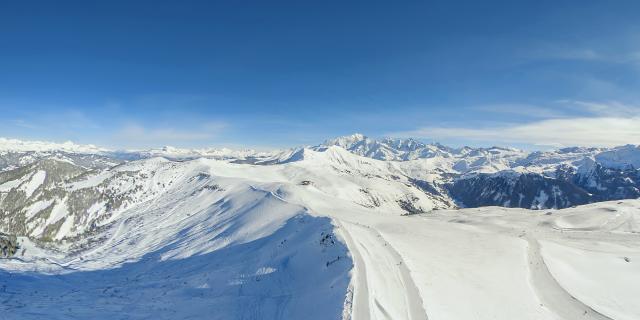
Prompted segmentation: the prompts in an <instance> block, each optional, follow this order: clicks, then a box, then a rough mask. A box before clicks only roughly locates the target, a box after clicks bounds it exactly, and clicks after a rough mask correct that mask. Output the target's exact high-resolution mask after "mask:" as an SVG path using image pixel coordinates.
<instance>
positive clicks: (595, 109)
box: [391, 101, 640, 146]
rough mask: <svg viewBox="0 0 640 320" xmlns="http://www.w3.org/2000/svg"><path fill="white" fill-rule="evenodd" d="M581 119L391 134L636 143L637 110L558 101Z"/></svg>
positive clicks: (639, 111) (511, 141) (541, 142)
mask: <svg viewBox="0 0 640 320" xmlns="http://www.w3.org/2000/svg"><path fill="white" fill-rule="evenodd" d="M560 103H562V104H564V105H567V107H569V108H582V111H583V112H584V115H581V116H573V117H561V118H551V119H536V120H533V121H530V122H526V123H512V124H497V125H496V124H494V125H488V126H477V125H476V126H455V127H443V126H425V127H421V128H418V129H415V130H410V131H405V132H397V133H395V134H391V135H394V136H401V137H418V138H425V139H434V140H451V139H456V140H463V141H473V142H488V143H494V144H495V143H498V144H499V143H504V144H514V143H518V144H529V145H543V146H575V145H577V146H617V145H623V144H630V143H631V144H638V143H640V107H637V106H633V105H627V104H623V103H619V102H609V103H597V102H584V101H560Z"/></svg>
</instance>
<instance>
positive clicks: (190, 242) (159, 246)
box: [0, 146, 640, 319]
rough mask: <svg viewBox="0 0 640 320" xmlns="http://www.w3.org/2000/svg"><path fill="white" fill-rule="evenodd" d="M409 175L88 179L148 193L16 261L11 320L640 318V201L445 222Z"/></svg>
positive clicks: (341, 157) (327, 166)
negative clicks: (122, 319) (119, 319)
mask: <svg viewBox="0 0 640 320" xmlns="http://www.w3.org/2000/svg"><path fill="white" fill-rule="evenodd" d="M416 161H421V160H416ZM406 165H407V164H406V163H405V162H403V163H401V164H399V163H396V162H389V161H381V160H376V159H371V158H367V157H362V156H358V155H355V154H353V153H351V152H347V151H346V150H344V149H343V148H341V147H336V146H334V147H326V148H322V149H309V148H306V149H300V150H299V152H297V153H296V154H295V157H294V158H293V159H291V161H284V162H283V163H280V164H273V165H251V164H239V163H232V162H229V161H219V160H214V159H195V160H190V161H182V162H176V161H169V160H166V159H162V158H152V159H145V160H140V161H133V162H130V163H127V164H124V165H120V166H117V167H114V168H112V169H110V170H108V171H106V172H105V171H101V172H97V173H95V174H94V175H87V176H85V177H84V179H85V180H81V181H76V182H74V183H73V184H71V185H70V186H69V187H70V188H80V187H88V186H92V185H95V184H96V183H98V184H99V183H100V181H104V179H105V176H108V177H120V176H121V175H120V174H121V173H125V172H128V173H131V175H134V176H135V177H136V179H137V180H136V182H135V183H132V182H131V181H132V180H130V179H129V178H130V176H127V177H129V178H126V179H125V178H117V179H114V180H113V181H112V182H110V183H112V185H113V186H114V187H115V186H119V188H120V189H119V190H120V191H122V192H124V190H129V191H132V192H130V193H127V195H128V196H129V198H128V201H127V205H125V206H123V207H122V208H121V209H118V210H116V211H113V212H110V213H109V214H107V213H106V212H100V211H96V213H95V214H96V215H101V214H104V215H105V216H104V219H101V220H98V221H99V223H98V224H97V226H96V228H94V229H91V230H92V232H91V233H89V234H88V235H86V236H84V237H80V238H73V237H68V238H63V239H62V240H61V241H59V242H58V244H57V245H56V246H53V247H50V248H43V247H42V246H40V245H37V244H35V243H32V242H30V241H29V240H27V239H24V240H23V241H24V242H23V248H26V251H25V252H24V254H22V253H21V254H19V255H18V256H16V257H15V258H12V259H8V260H1V261H0V270H1V271H0V301H2V302H3V303H2V304H0V309H1V313H0V319H3V318H2V317H4V318H5V319H37V318H42V317H46V318H50V319H72V318H105V319H106V318H109V319H111V318H114V317H116V316H120V315H123V314H126V315H127V317H128V318H134V319H143V318H160V319H163V318H164V319H176V318H180V319H187V318H202V317H203V315H206V316H207V317H211V318H214V319H215V318H219V319H299V318H304V319H309V318H317V319H340V318H342V319H638V318H640V310H638V308H637V306H636V304H635V303H634V299H633V298H634V297H636V296H637V293H638V291H637V288H638V287H640V280H639V279H638V277H637V274H638V268H637V264H638V261H640V237H638V232H639V231H640V229H639V228H638V224H637V221H638V219H639V218H640V217H639V215H640V201H639V200H625V201H620V202H617V201H616V202H603V203H598V204H592V205H587V206H581V207H576V208H570V209H563V210H546V211H545V210H537V211H530V210H525V209H505V208H499V207H484V208H477V209H461V210H434V211H431V209H437V208H446V206H444V205H443V206H441V205H442V203H441V202H440V199H437V198H434V197H432V196H429V195H428V194H426V193H425V192H423V191H422V190H420V189H418V188H416V187H415V186H414V185H412V184H411V183H409V182H410V180H409V179H410V178H409V177H408V176H407V175H406ZM426 175H427V174H425V178H428V176H426ZM119 179H122V180H119ZM405 201H409V202H410V203H411V205H412V206H413V207H414V208H421V209H423V210H422V211H424V212H425V213H421V214H412V215H407V211H406V203H405ZM81 223H88V222H81ZM625 258H628V259H625ZM627 260H628V261H627ZM61 306H63V307H61Z"/></svg>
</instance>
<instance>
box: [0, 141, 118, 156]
mask: <svg viewBox="0 0 640 320" xmlns="http://www.w3.org/2000/svg"><path fill="white" fill-rule="evenodd" d="M26 151H39V152H45V151H64V152H73V153H95V154H99V153H103V152H107V151H108V150H107V149H104V148H100V147H96V146H94V145H92V144H88V145H80V144H75V143H73V142H71V141H67V142H64V143H55V142H46V141H24V140H17V139H7V138H0V152H2V153H4V152H26Z"/></svg>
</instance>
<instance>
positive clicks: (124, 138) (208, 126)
mask: <svg viewBox="0 0 640 320" xmlns="http://www.w3.org/2000/svg"><path fill="white" fill-rule="evenodd" d="M227 127H228V125H227V124H226V123H223V122H209V123H205V124H203V125H200V126H195V127H193V128H189V129H184V128H174V127H145V126H143V125H140V124H137V123H128V124H126V125H124V126H123V127H122V128H120V129H119V130H118V131H116V132H115V134H114V136H113V140H114V141H116V142H117V144H118V145H120V146H123V144H126V146H125V147H149V146H160V145H167V144H179V145H201V144H206V143H208V142H211V141H213V140H215V139H217V138H218V137H219V135H220V134H221V133H222V132H223V130H224V129H226V128H227Z"/></svg>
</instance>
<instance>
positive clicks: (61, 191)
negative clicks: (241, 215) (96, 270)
mask: <svg viewBox="0 0 640 320" xmlns="http://www.w3.org/2000/svg"><path fill="white" fill-rule="evenodd" d="M198 159H207V160H210V161H222V162H224V163H229V164H235V165H262V166H283V165H289V166H296V167H303V168H304V167H308V166H314V168H322V170H324V171H326V178H327V179H330V178H331V177H334V178H335V179H336V181H341V179H347V180H348V181H350V182H349V183H350V184H353V186H354V187H353V188H354V190H352V191H349V192H354V193H353V194H350V193H349V192H346V193H345V195H347V194H350V195H349V196H348V197H346V199H345V200H347V201H352V202H356V203H358V204H360V205H362V206H366V207H371V208H378V209H380V210H382V209H383V208H397V210H401V211H402V212H404V213H406V214H412V213H420V212H428V211H430V210H434V209H447V208H457V207H482V206H504V207H519V208H529V209H547V208H566V207H571V206H575V205H581V204H586V203H592V202H598V201H606V200H618V199H631V198H638V197H640V170H639V169H638V168H640V148H639V147H638V146H634V145H626V146H621V147H616V148H580V147H574V148H563V149H559V150H555V151H545V152H541V151H536V152H526V151H522V150H518V149H512V148H501V147H491V148H471V147H463V148H450V147H446V146H443V145H440V144H425V143H422V142H420V141H417V140H414V139H382V140H376V139H370V138H368V137H366V136H364V135H361V134H354V135H350V136H345V137H339V138H336V139H331V140H327V141H325V142H324V143H322V144H320V145H317V146H312V147H302V148H293V149H289V150H279V151H273V152H256V151H252V150H242V151H236V150H230V149H197V150H196V149H177V148H171V147H165V148H162V149H151V150H137V151H112V150H108V149H103V148H98V147H95V146H82V145H76V144H73V143H63V144H50V143H45V142H28V141H19V140H7V139H0V170H1V171H0V222H2V224H1V226H2V227H1V228H2V230H0V231H4V232H8V233H12V234H20V235H29V236H32V237H38V238H41V239H49V240H56V239H62V238H65V237H73V236H77V235H80V234H83V233H85V232H91V231H93V230H96V229H97V228H100V226H102V225H105V224H107V223H109V221H111V220H112V219H113V217H114V216H117V215H118V212H120V211H122V210H125V209H126V208H128V207H131V206H135V205H136V204H138V203H140V202H143V201H148V200H149V199H152V198H153V197H154V196H155V195H157V194H159V193H158V192H159V191H158V190H162V189H163V188H165V187H167V186H168V185H171V184H172V183H175V181H173V180H172V179H171V178H166V179H164V178H163V179H158V177H157V174H158V172H160V171H162V170H165V169H166V168H167V167H173V166H178V167H179V166H186V164H181V163H190V162H193V161H198ZM161 168H164V169H161ZM175 174H177V175H179V174H180V173H175ZM336 175H337V176H340V178H338V177H337V176H336ZM194 179H199V178H198V176H194ZM291 179H292V180H296V179H299V180H301V181H299V182H300V183H302V180H304V181H307V180H309V182H308V183H310V184H313V181H312V180H311V178H308V179H307V178H305V177H298V176H296V177H291ZM206 187H211V186H206ZM342 188H344V186H341V185H339V182H336V185H335V189H333V190H327V191H326V192H329V193H331V194H336V195H340V194H341V193H344V192H345V191H344V190H342ZM393 210H396V209H393Z"/></svg>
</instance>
